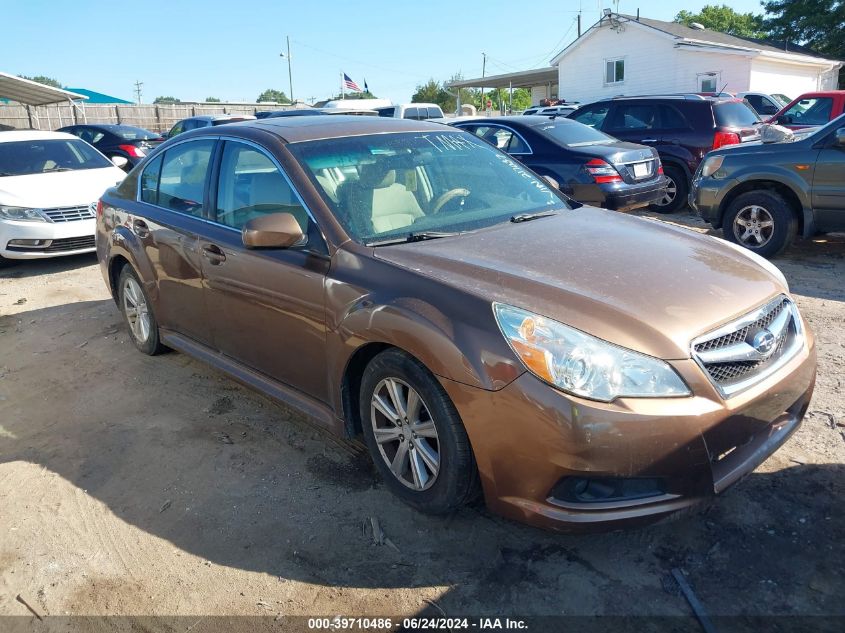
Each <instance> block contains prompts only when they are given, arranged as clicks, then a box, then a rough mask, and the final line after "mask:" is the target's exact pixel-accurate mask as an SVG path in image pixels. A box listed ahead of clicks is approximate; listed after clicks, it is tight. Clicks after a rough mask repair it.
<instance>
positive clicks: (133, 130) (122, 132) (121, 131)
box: [112, 125, 159, 141]
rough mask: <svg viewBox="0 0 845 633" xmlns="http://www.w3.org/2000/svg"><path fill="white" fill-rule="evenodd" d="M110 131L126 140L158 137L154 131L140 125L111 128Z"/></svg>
mask: <svg viewBox="0 0 845 633" xmlns="http://www.w3.org/2000/svg"><path fill="white" fill-rule="evenodd" d="M112 132H114V133H115V134H117V135H118V136H119V137H120V138H122V139H124V140H126V141H149V140H152V139H154V138H158V137H159V135H158V134H156V133H155V132H150V131H149V130H145V129H143V128H140V127H132V126H131V125H124V126H121V127H119V128H113V129H112Z"/></svg>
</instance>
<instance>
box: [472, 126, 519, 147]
mask: <svg viewBox="0 0 845 633" xmlns="http://www.w3.org/2000/svg"><path fill="white" fill-rule="evenodd" d="M464 129H465V130H467V131H468V132H472V133H473V134H475V135H476V136H478V137H479V138H481V139H482V140H485V141H487V142H488V143H490V145H492V146H493V147H497V148H499V149H501V150H504V151H506V152H507V153H508V154H529V153H531V148H530V147H528V145H526V143H525V142H524V141H523V140H522V139H521V138H520V137H519V135H518V134H516V133H515V132H514V131H513V130H509V129H507V128H502V127H498V126H496V125H477V126H472V127H464Z"/></svg>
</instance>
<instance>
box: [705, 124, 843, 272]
mask: <svg viewBox="0 0 845 633" xmlns="http://www.w3.org/2000/svg"><path fill="white" fill-rule="evenodd" d="M762 137H763V138H765V137H766V134H763V135H762ZM689 203H690V206H691V207H692V208H693V209H695V210H696V211H697V212H698V214H699V215H700V216H701V217H702V218H703V219H704V220H705V221H707V222H709V223H710V224H711V225H712V226H713V227H714V228H723V229H724V235H725V239H726V240H728V241H729V242H733V243H734V244H737V245H739V246H743V247H745V248H747V249H749V250H751V251H752V252H755V253H757V254H758V255H761V256H763V257H774V256H775V255H777V254H779V253H780V252H781V251H783V250H784V249H785V248H786V247H787V246H789V245H790V243H791V242H792V240H793V239H794V238H795V236H796V235H800V236H802V237H811V236H813V235H815V234H816V233H833V232H837V231H845V115H840V116H839V118H837V119H835V120H833V121H831V122H829V123H828V124H827V125H825V126H823V127H818V128H814V129H808V130H799V131H797V132H794V133H789V132H787V133H786V135H784V136H783V137H781V139H780V140H779V142H772V143H764V142H760V141H755V142H751V143H742V144H741V145H730V146H726V147H721V148H719V149H717V150H714V151H712V152H710V153H709V154H707V156H706V157H705V158H704V160H703V161H702V162H701V165H699V167H698V170H697V171H696V173H695V177H694V178H693V183H692V187H691V189H690V194H689Z"/></svg>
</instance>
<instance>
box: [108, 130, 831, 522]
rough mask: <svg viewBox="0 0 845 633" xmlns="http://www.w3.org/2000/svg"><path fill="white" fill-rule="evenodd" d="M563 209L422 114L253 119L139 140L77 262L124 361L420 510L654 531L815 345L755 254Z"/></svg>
mask: <svg viewBox="0 0 845 633" xmlns="http://www.w3.org/2000/svg"><path fill="white" fill-rule="evenodd" d="M326 119H329V120H328V121H327V120H326ZM573 207H574V205H571V204H570V203H569V202H568V201H567V199H566V198H565V197H564V196H562V195H561V194H560V193H559V192H558V191H557V190H556V189H555V188H554V187H553V185H552V183H550V182H547V181H545V180H543V179H540V178H538V177H537V176H535V175H534V174H533V173H532V172H530V171H528V170H526V169H525V168H524V167H523V166H521V165H519V164H518V163H516V162H515V161H513V160H512V159H511V158H509V157H508V156H507V155H506V154H504V153H502V152H500V151H498V150H497V149H495V148H493V147H491V146H489V145H488V144H487V143H484V142H483V141H481V140H479V139H477V138H474V137H473V136H471V135H469V134H467V133H465V132H461V131H457V130H452V129H447V128H444V127H443V126H441V125H437V124H432V123H425V122H419V121H403V120H393V119H384V118H366V117H341V116H339V117H331V118H329V117H294V118H287V119H265V120H263V121H256V122H250V123H237V124H231V125H226V126H222V127H219V128H214V129H205V130H196V131H194V132H188V133H186V134H182V135H180V136H179V137H177V138H175V139H172V140H170V141H168V142H167V143H164V144H163V145H161V146H160V147H159V148H158V149H157V150H156V151H154V152H153V153H152V154H151V155H150V156H149V157H148V158H147V159H146V160H145V161H144V162H143V163H142V164H141V165H139V166H138V167H136V168H135V169H134V170H133V171H132V172H131V173H130V174H129V175H128V176H127V178H126V180H124V181H123V183H122V184H121V185H120V186H119V187H117V188H115V189H111V190H109V191H108V192H107V193H106V195H105V196H104V197H103V199H102V201H101V204H100V206H99V209H98V214H97V216H98V217H97V251H98V254H99V258H100V263H101V266H102V271H103V276H104V277H105V280H106V283H108V285H109V288H110V289H111V292H112V294H113V296H114V298H115V301H116V302H117V303H118V305H119V306H120V308H121V310H123V312H124V314H125V316H126V320H127V322H128V325H129V331H130V333H131V337H132V340H133V341H134V343H135V345H136V346H137V347H138V348H139V349H140V350H141V351H143V352H145V353H147V354H156V353H158V352H160V351H161V350H163V349H165V346H166V347H169V348H174V349H177V350H179V351H182V352H185V353H187V354H190V355H192V356H195V357H197V358H200V359H202V360H204V361H206V362H208V363H210V364H212V365H214V366H215V367H216V368H218V369H220V370H221V371H224V372H226V373H227V374H229V375H231V376H232V377H233V378H235V379H236V380H239V381H241V382H243V383H245V384H247V385H250V386H252V387H254V388H255V389H257V390H259V391H261V392H262V393H264V394H266V395H269V396H270V397H273V398H276V399H278V400H279V401H282V402H285V403H287V404H289V405H293V406H295V407H298V408H299V409H301V410H303V411H305V412H306V413H308V414H309V415H310V416H311V417H312V418H314V420H316V422H318V423H319V424H321V425H322V426H324V427H326V428H327V429H329V430H330V431H332V432H334V433H338V434H345V435H348V436H351V437H355V436H358V435H361V434H363V437H364V439H365V441H366V443H367V446H368V447H369V450H370V452H371V453H372V456H373V460H374V461H375V464H376V466H377V467H378V469H379V471H380V472H381V474H382V476H383V477H384V480H385V482H386V484H387V486H388V487H389V488H390V489H391V490H392V491H393V492H394V493H395V494H396V495H397V496H399V497H400V498H401V499H402V500H404V501H406V502H407V503H409V504H411V505H413V506H414V507H417V508H419V509H420V510H424V511H427V512H435V513H443V512H449V511H452V510H454V509H455V508H457V507H459V506H460V505H462V504H464V503H466V502H467V501H469V500H471V499H472V498H473V497H474V496H476V495H477V494H478V493H479V492H483V494H484V497H485V499H486V501H487V504H488V506H489V507H490V508H492V509H493V510H495V511H496V512H499V513H501V514H503V515H506V516H508V517H512V518H514V519H518V520H522V521H526V522H529V523H532V524H535V525H541V526H545V527H550V528H556V529H573V528H576V529H577V528H587V527H591V526H597V525H601V526H603V527H606V526H619V525H630V524H634V523H642V522H647V521H653V520H655V519H657V518H659V517H662V516H665V515H668V514H670V513H674V512H677V511H680V510H683V509H686V508H689V507H691V506H693V505H694V504H695V503H697V502H699V501H701V500H703V499H706V498H708V497H710V496H712V495H713V494H714V493H718V492H721V491H722V490H724V489H725V488H727V487H728V486H729V485H731V484H732V483H734V482H736V481H737V480H738V479H739V478H740V477H742V476H743V475H745V474H746V473H748V472H750V471H751V470H753V469H754V468H755V467H756V466H757V465H758V464H760V463H761V462H762V461H763V460H764V459H766V457H767V456H768V455H770V454H771V453H772V452H773V451H774V450H776V449H777V448H778V447H779V446H780V445H781V444H783V442H784V441H786V439H787V438H788V437H789V436H790V435H791V434H792V433H793V432H794V431H795V430H796V428H797V427H798V425H799V424H800V421H801V418H802V416H803V415H804V412H805V411H806V409H807V405H808V403H809V401H810V396H811V394H812V390H813V383H814V379H815V364H816V360H815V347H814V341H813V337H812V335H811V334H810V332H809V330H808V329H807V325H806V323H805V322H804V321H803V319H802V318H801V316H800V315H799V313H798V310H797V309H796V307H795V304H794V303H793V301H792V299H791V298H790V297H789V293H788V288H787V285H786V282H785V280H784V279H783V276H782V275H781V274H780V273H779V272H778V271H777V269H776V268H774V267H773V266H772V265H771V264H768V263H767V262H764V261H762V260H759V258H756V257H755V256H750V255H748V254H746V253H744V252H742V251H741V250H740V249H736V248H734V247H732V246H731V245H729V244H727V243H725V242H722V241H721V240H717V239H715V238H712V237H708V236H703V235H697V234H692V233H690V232H688V231H684V230H681V229H677V228H673V227H670V226H668V225H664V224H658V223H655V222H652V221H647V220H641V219H637V218H632V217H628V216H625V215H622V214H618V213H613V212H608V211H602V210H599V209H592V208H588V207H582V208H577V209H575V208H573Z"/></svg>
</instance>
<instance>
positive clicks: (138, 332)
mask: <svg viewBox="0 0 845 633" xmlns="http://www.w3.org/2000/svg"><path fill="white" fill-rule="evenodd" d="M123 312H124V313H125V314H126V320H127V321H128V322H129V330H130V331H131V332H132V336H134V337H135V339H136V340H137V341H138V342H139V343H145V342H146V341H147V339H148V338H149V337H150V329H151V328H150V310H149V306H147V300H146V298H145V297H144V293H143V292H142V290H141V286H140V285H139V284H138V282H137V281H136V280H135V279H134V278H133V277H131V276H130V277H127V278H126V281H125V282H124V283H123Z"/></svg>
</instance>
